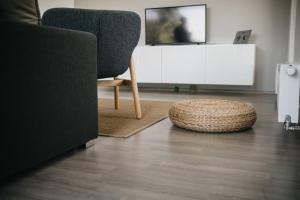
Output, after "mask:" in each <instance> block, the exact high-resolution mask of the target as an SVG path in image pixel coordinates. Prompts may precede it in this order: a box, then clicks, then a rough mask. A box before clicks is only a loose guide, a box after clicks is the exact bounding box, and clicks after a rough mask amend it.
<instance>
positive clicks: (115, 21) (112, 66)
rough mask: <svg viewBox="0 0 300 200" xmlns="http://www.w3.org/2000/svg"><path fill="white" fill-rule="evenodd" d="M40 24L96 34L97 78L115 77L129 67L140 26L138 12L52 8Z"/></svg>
mask: <svg viewBox="0 0 300 200" xmlns="http://www.w3.org/2000/svg"><path fill="white" fill-rule="evenodd" d="M42 23H43V24H44V25H49V26H56V27H61V28H67V29H73V30H78V31H86V32H90V33H93V34H95V35H96V36H97V42H98V44H97V47H98V66H97V69H98V78H99V79H100V78H108V77H116V76H118V75H120V74H123V73H124V72H125V71H126V70H127V69H128V67H129V64H130V59H131V56H132V53H133V50H134V49H135V47H136V46H137V44H138V41H139V37H140V29H141V20H140V17H139V15H137V14H136V13H134V12H129V11H108V10H101V11H100V10H87V9H72V8H54V9H50V10H48V11H46V12H45V14H44V15H43V18H42Z"/></svg>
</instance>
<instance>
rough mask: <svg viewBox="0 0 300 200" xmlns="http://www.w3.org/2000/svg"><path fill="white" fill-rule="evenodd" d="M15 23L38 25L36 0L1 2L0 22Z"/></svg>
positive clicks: (39, 17)
mask: <svg viewBox="0 0 300 200" xmlns="http://www.w3.org/2000/svg"><path fill="white" fill-rule="evenodd" d="M1 21H17V22H25V23H30V24H40V21H41V16H40V10H39V5H38V0H1V1H0V22H1Z"/></svg>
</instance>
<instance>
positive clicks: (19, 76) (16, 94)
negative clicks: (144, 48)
mask: <svg viewBox="0 0 300 200" xmlns="http://www.w3.org/2000/svg"><path fill="white" fill-rule="evenodd" d="M0 26H1V31H0V44H1V45H0V62H1V72H2V73H1V75H2V78H1V81H2V83H1V93H2V94H1V107H2V108H1V114H2V116H3V117H4V118H3V119H2V120H1V133H0V140H1V145H0V163H1V164H0V179H3V178H4V177H8V176H10V175H12V174H15V173H17V172H20V171H23V170H25V169H28V168H31V167H33V166H35V165H36V164H39V163H41V162H43V161H45V160H48V159H50V158H53V157H55V156H57V155H59V154H61V153H64V152H66V151H69V150H71V149H73V148H76V147H78V146H80V145H83V144H85V143H86V142H87V141H89V140H91V139H93V138H96V137H97V133H98V130H97V129H98V117H97V116H98V114H97V88H96V81H97V80H96V79H97V71H96V68H95V65H96V64H97V46H96V37H95V36H94V35H93V34H90V33H86V32H79V31H72V30H64V29H58V28H51V27H42V26H36V25H30V24H25V23H15V22H1V23H0ZM35 55H37V56H35Z"/></svg>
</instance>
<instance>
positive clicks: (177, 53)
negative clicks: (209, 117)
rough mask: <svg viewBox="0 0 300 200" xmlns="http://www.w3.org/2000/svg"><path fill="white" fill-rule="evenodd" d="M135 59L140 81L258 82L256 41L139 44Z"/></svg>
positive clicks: (190, 82)
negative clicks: (222, 43) (248, 42)
mask: <svg viewBox="0 0 300 200" xmlns="http://www.w3.org/2000/svg"><path fill="white" fill-rule="evenodd" d="M133 58H134V63H135V66H136V76H137V81H138V82H139V83H178V84H209V85H245V86H250V85H253V84H254V74H255V45H254V44H239V45H234V44H224V45H177V46H175V45H174V46H138V47H137V48H136V50H135V51H134V53H133ZM120 77H121V78H127V79H128V78H129V77H130V76H129V72H128V71H127V72H125V73H124V74H123V75H121V76H120Z"/></svg>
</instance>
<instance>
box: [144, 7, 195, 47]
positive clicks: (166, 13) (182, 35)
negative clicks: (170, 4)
mask: <svg viewBox="0 0 300 200" xmlns="http://www.w3.org/2000/svg"><path fill="white" fill-rule="evenodd" d="M147 15H148V16H147V18H148V21H147V29H148V30H147V32H148V33H149V34H147V41H148V42H149V43H152V44H157V43H159V44H163V43H189V42H191V41H192V40H191V33H190V31H189V28H188V25H187V18H186V17H185V16H184V15H183V14H182V13H180V12H179V10H177V9H172V8H170V9H157V10H151V11H149V12H148V14H147Z"/></svg>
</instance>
